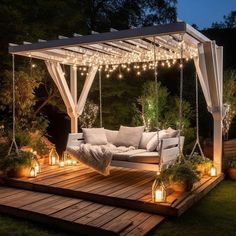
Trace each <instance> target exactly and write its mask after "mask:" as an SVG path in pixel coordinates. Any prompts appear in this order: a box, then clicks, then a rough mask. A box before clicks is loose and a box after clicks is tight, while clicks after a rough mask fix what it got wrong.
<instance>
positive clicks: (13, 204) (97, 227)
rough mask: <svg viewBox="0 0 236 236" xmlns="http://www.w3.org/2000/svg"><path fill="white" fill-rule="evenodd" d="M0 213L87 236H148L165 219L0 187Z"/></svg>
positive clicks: (113, 207)
mask: <svg viewBox="0 0 236 236" xmlns="http://www.w3.org/2000/svg"><path fill="white" fill-rule="evenodd" d="M0 212H1V213H4V214H8V215H12V216H15V217H20V218H24V219H27V220H33V221H36V222H38V223H43V224H48V225H50V226H52V225H53V226H54V227H57V228H61V229H63V230H67V231H72V232H76V233H78V232H81V233H83V234H86V235H97V234H99V233H100V234H101V235H137V236H139V235H140V236H141V235H145V234H147V233H148V232H150V231H151V230H152V229H153V228H154V227H156V226H157V225H158V224H160V223H161V222H162V221H163V220H164V217H163V216H160V215H156V214H150V213H146V212H141V211H137V210H130V209H127V208H120V207H116V206H110V205H105V204H101V203H96V202H93V201H87V200H84V199H80V198H73V197H65V196H61V195H56V194H51V193H42V192H36V191H30V190H24V189H21V188H12V187H0Z"/></svg>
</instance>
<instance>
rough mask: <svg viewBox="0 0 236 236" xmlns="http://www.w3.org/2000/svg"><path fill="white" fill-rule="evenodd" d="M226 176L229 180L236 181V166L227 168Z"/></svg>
mask: <svg viewBox="0 0 236 236" xmlns="http://www.w3.org/2000/svg"><path fill="white" fill-rule="evenodd" d="M228 176H229V178H230V179H231V180H234V181H236V168H229V169H228Z"/></svg>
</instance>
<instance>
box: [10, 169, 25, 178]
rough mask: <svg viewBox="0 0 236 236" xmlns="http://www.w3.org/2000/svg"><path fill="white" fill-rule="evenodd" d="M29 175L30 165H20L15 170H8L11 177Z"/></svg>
mask: <svg viewBox="0 0 236 236" xmlns="http://www.w3.org/2000/svg"><path fill="white" fill-rule="evenodd" d="M28 175H29V168H28V167H18V168H16V169H13V170H9V171H8V172H7V176H8V177H10V178H22V177H27V176H28Z"/></svg>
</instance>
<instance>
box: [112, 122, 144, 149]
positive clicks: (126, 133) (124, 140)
mask: <svg viewBox="0 0 236 236" xmlns="http://www.w3.org/2000/svg"><path fill="white" fill-rule="evenodd" d="M143 131H144V126H139V127H126V126H122V125H121V126H120V129H119V132H118V134H117V136H116V141H115V145H116V146H126V147H129V146H133V147H135V148H138V146H139V143H140V140H141V137H142V133H143Z"/></svg>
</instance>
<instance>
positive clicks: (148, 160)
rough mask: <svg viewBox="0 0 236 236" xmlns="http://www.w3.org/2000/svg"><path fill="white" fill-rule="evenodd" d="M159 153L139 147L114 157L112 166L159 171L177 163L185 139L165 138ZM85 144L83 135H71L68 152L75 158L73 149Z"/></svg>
mask: <svg viewBox="0 0 236 236" xmlns="http://www.w3.org/2000/svg"><path fill="white" fill-rule="evenodd" d="M160 141H161V145H160V148H159V151H156V150H155V151H151V152H150V151H147V150H146V149H143V148H140V147H138V148H137V149H135V150H130V151H127V152H124V153H116V154H114V155H113V157H112V162H111V165H112V166H117V167H125V168H132V169H141V170H148V171H159V170H160V169H161V168H163V167H166V166H168V165H169V164H171V163H173V162H175V160H176V158H177V156H178V154H179V143H180V149H181V150H182V149H183V145H184V137H183V136H181V137H180V139H179V137H174V138H165V139H162V140H160ZM82 143H84V137H83V133H71V134H69V136H68V141H67V148H66V151H67V152H68V154H71V155H72V156H73V154H74V153H73V147H75V146H77V147H78V146H79V145H81V144H82Z"/></svg>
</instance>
